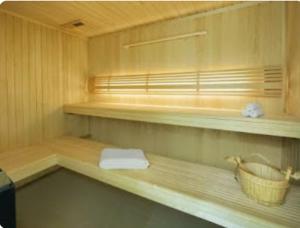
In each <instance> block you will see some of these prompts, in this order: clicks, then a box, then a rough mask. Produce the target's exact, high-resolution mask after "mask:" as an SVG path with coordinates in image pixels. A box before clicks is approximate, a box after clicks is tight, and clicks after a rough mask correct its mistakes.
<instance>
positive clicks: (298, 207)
mask: <svg viewBox="0 0 300 228" xmlns="http://www.w3.org/2000/svg"><path fill="white" fill-rule="evenodd" d="M107 146H108V145H105V144H101V143H99V142H94V141H90V140H83V139H78V138H74V137H62V138H59V139H55V140H49V141H47V142H45V143H43V144H40V145H35V146H31V147H26V148H22V149H16V150H11V151H7V152H3V153H0V167H1V168H2V169H4V170H5V171H6V172H7V173H8V175H9V176H10V177H11V178H12V180H13V181H15V182H16V183H18V182H20V181H22V180H24V179H26V178H29V177H31V176H33V175H36V174H37V173H39V172H42V171H44V170H46V169H49V168H51V167H55V166H61V167H64V168H67V169H70V170H73V171H75V172H78V173H81V174H83V175H86V176H88V177H91V178H94V179H97V180H99V181H101V182H104V183H107V184H109V185H112V186H115V187H117V188H120V189H123V190H126V191H128V192H131V193H134V194H136V195H139V196H142V197H144V198H147V199H150V200H153V201H155V202H158V203H161V204H164V205H167V206H169V207H172V208H175V209H177V210H180V211H183V212H185V213H188V214H191V215H194V216H196V217H199V218H202V219H205V220H208V221H211V222H213V223H216V224H219V225H222V226H228V227H299V226H300V187H297V186H292V187H291V189H290V192H289V194H288V196H287V199H286V203H285V204H284V205H282V206H280V207H266V206H262V205H259V204H257V203H255V202H254V201H252V200H250V199H248V198H247V197H246V196H245V195H244V194H243V193H242V192H241V190H240V186H239V185H238V183H237V182H236V181H235V180H234V178H233V173H232V172H230V171H227V170H223V169H218V168H214V167H209V166H204V165H199V164H193V163H189V162H184V161H179V160H174V159H170V158H165V157H161V156H157V155H152V154H147V158H148V159H149V161H150V164H151V165H150V167H149V168H148V169H146V170H138V171H137V170H103V169H100V168H99V167H98V162H99V156H100V153H101V150H102V149H103V148H104V147H107Z"/></svg>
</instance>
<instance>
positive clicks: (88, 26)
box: [0, 1, 234, 36]
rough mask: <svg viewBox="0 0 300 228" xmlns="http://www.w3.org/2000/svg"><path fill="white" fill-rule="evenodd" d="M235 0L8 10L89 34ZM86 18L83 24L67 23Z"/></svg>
mask: <svg viewBox="0 0 300 228" xmlns="http://www.w3.org/2000/svg"><path fill="white" fill-rule="evenodd" d="M233 4H234V2H172V3H170V2H84V1H76V2H9V1H8V2H5V3H3V4H2V5H1V6H0V9H4V10H8V11H11V12H14V13H17V14H19V15H22V16H24V17H28V18H31V19H33V20H36V21H39V22H41V23H44V24H47V25H51V26H54V27H58V28H59V27H60V28H61V29H64V30H67V31H71V32H74V33H79V34H82V35H85V36H93V35H96V34H101V33H107V32H112V31H115V30H120V29H125V28H128V27H132V26H136V25H141V24H145V23H151V22H155V21H161V20H166V19H170V18H174V17H180V16H184V15H188V14H192V13H197V12H206V11H209V10H214V9H218V8H222V7H226V6H230V5H233ZM76 20H82V22H83V23H84V24H85V25H84V26H82V27H77V28H72V26H66V24H70V22H73V21H76Z"/></svg>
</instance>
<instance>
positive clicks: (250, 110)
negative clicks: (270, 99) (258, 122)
mask: <svg viewBox="0 0 300 228" xmlns="http://www.w3.org/2000/svg"><path fill="white" fill-rule="evenodd" d="M242 115H243V116H245V117H251V118H258V117H260V116H263V115H264V112H263V110H262V107H261V106H260V105H259V104H257V103H249V104H247V106H246V107H245V108H244V109H243V110H242Z"/></svg>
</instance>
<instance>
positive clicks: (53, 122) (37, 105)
mask: <svg viewBox="0 0 300 228" xmlns="http://www.w3.org/2000/svg"><path fill="white" fill-rule="evenodd" d="M0 25H1V28H0V31H1V35H0V47H1V53H0V95H1V96H0V101H1V102H0V114H1V118H0V152H2V151H4V150H6V149H8V148H14V147H18V146H23V145H24V146H26V145H31V144H33V143H38V142H41V141H42V140H43V139H45V138H46V137H50V138H51V137H58V136H60V135H63V132H64V131H65V127H64V123H63V120H64V113H63V110H62V106H63V104H64V103H65V100H64V98H65V96H67V95H68V96H70V99H71V100H70V101H72V102H82V101H84V98H85V96H86V93H85V92H84V90H83V87H82V85H83V84H84V83H85V81H86V77H87V75H86V68H87V64H86V61H87V60H86V59H87V54H86V53H85V52H86V51H87V47H86V44H87V43H86V41H85V40H81V39H79V38H77V37H72V36H70V35H67V34H64V33H62V32H60V31H58V30H57V29H50V28H48V27H43V26H41V25H39V24H35V23H32V22H29V21H27V20H23V19H20V18H19V17H14V16H11V15H10V14H6V13H3V12H2V11H0ZM62 35H63V36H65V37H67V39H66V40H63V39H59V37H60V36H62ZM66 42H68V45H70V46H71V47H72V48H70V49H64V48H63V46H65V45H66ZM78 47H80V48H81V49H83V51H82V53H80V52H79V51H73V49H77V48H78ZM69 56H71V58H70V59H69V60H68V61H69V66H70V67H69V68H63V67H62V65H63V64H64V63H65V60H66V58H68V57H69ZM81 62H82V63H81ZM71 66H76V67H71ZM64 80H65V81H66V83H64ZM58 97H60V98H59V99H58ZM78 129H79V127H78Z"/></svg>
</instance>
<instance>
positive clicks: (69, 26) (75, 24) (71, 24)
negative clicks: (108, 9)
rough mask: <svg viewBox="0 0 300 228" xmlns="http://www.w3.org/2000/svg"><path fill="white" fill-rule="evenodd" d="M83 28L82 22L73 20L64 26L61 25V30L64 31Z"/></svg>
mask: <svg viewBox="0 0 300 228" xmlns="http://www.w3.org/2000/svg"><path fill="white" fill-rule="evenodd" d="M82 26H84V23H83V22H82V20H79V19H78V20H74V21H70V22H68V23H66V24H63V25H61V27H62V28H65V29H74V28H79V27H82Z"/></svg>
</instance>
